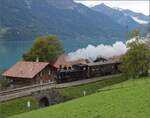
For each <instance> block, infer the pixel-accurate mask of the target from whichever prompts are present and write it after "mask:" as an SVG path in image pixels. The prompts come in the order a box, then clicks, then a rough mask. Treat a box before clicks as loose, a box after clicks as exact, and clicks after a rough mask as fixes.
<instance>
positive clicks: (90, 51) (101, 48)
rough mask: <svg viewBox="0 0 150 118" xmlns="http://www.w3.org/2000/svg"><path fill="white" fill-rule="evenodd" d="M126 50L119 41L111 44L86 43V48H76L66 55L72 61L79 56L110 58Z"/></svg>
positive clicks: (92, 58) (93, 58) (85, 57)
mask: <svg viewBox="0 0 150 118" xmlns="http://www.w3.org/2000/svg"><path fill="white" fill-rule="evenodd" d="M126 51H127V47H126V45H125V44H124V43H123V42H121V41H117V42H116V43H114V44H113V45H103V44H100V45H98V46H93V45H88V46H87V47H86V48H82V49H78V50H77V51H75V52H71V53H69V54H68V57H69V59H70V60H72V61H73V60H78V59H81V58H83V59H89V60H95V59H96V58H98V57H104V58H111V57H113V56H119V55H122V54H124V53H126Z"/></svg>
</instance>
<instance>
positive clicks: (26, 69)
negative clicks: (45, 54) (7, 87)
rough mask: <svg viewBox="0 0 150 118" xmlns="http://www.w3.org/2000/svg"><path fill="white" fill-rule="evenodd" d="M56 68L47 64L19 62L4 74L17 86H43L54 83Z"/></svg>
mask: <svg viewBox="0 0 150 118" xmlns="http://www.w3.org/2000/svg"><path fill="white" fill-rule="evenodd" d="M55 72H56V71H55V68H53V67H52V66H51V65H50V64H49V63H45V62H25V61H22V62H19V63H17V64H16V65H14V66H13V67H12V68H10V69H8V70H7V71H6V72H4V73H3V76H4V77H6V78H8V79H10V80H11V81H12V84H13V85H15V86H26V85H32V84H42V83H48V82H51V81H54V78H55Z"/></svg>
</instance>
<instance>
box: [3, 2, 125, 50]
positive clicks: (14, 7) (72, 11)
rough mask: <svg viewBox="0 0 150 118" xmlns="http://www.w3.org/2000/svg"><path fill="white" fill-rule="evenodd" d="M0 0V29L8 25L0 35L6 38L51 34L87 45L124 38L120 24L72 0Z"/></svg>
mask: <svg viewBox="0 0 150 118" xmlns="http://www.w3.org/2000/svg"><path fill="white" fill-rule="evenodd" d="M0 3H1V7H0V9H1V10H0V11H1V12H0V18H1V22H0V29H1V30H4V29H7V30H6V32H5V33H0V34H1V36H0V37H1V39H3V40H5V41H6V40H7V41H8V40H33V39H34V38H35V37H36V36H38V35H47V34H54V35H58V36H59V37H60V38H61V39H62V40H63V42H64V43H65V46H67V45H68V42H69V44H70V43H71V44H76V45H78V44H80V45H82V44H83V45H85V44H86V45H87V44H89V43H95V44H97V42H99V43H100V42H101V41H102V40H103V41H105V40H109V41H111V42H114V41H115V40H123V38H124V32H125V30H124V29H123V27H122V26H121V25H120V24H118V23H116V22H115V21H112V19H110V18H109V17H108V16H106V15H104V14H100V13H98V12H96V11H93V10H91V9H89V8H87V7H85V6H83V5H81V4H77V3H75V2H73V1H72V0H61V2H60V1H59V2H58V1H57V0H55V1H54V0H42V1H41V0H13V1H12V0H5V1H4V0H0ZM71 47H72V46H71ZM73 47H74V45H73ZM67 48H70V47H67ZM75 48H77V47H74V49H75Z"/></svg>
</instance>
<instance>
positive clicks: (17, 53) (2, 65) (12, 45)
mask: <svg viewBox="0 0 150 118" xmlns="http://www.w3.org/2000/svg"><path fill="white" fill-rule="evenodd" d="M31 45H32V41H8V42H7V43H6V42H2V41H0V69H6V68H8V67H10V66H12V65H13V64H15V63H16V62H17V61H19V60H21V57H22V55H23V54H24V53H25V52H26V51H27V50H28V49H29V48H30V47H31Z"/></svg>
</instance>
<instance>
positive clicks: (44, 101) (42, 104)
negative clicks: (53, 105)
mask: <svg viewBox="0 0 150 118" xmlns="http://www.w3.org/2000/svg"><path fill="white" fill-rule="evenodd" d="M49 105H50V102H49V98H48V97H46V96H44V97H42V98H41V99H40V100H39V107H41V108H43V107H47V106H49Z"/></svg>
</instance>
